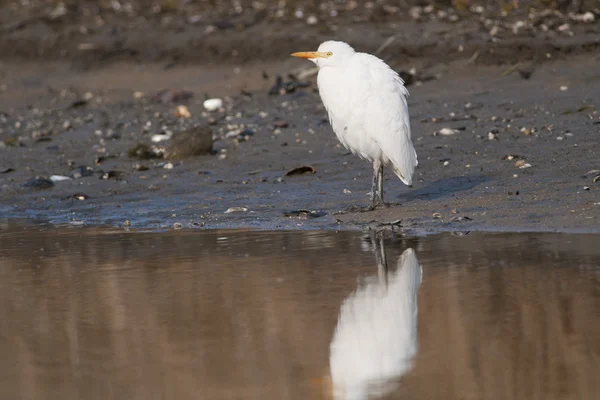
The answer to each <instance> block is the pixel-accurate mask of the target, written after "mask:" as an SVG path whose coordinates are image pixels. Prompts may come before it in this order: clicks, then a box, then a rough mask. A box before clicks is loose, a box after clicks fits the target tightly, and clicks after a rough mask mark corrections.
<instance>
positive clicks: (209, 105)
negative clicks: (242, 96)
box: [202, 98, 223, 111]
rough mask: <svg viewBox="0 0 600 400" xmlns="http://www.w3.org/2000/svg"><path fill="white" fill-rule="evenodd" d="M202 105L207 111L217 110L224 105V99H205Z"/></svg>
mask: <svg viewBox="0 0 600 400" xmlns="http://www.w3.org/2000/svg"><path fill="white" fill-rule="evenodd" d="M202 105H203V106H204V108H205V109H206V110H207V111H215V110H218V109H219V108H221V107H223V100H221V99H217V98H215V99H208V100H205V101H204V103H202Z"/></svg>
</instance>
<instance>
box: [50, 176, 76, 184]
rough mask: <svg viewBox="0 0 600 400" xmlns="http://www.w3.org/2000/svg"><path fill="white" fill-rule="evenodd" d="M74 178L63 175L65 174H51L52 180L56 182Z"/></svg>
mask: <svg viewBox="0 0 600 400" xmlns="http://www.w3.org/2000/svg"><path fill="white" fill-rule="evenodd" d="M71 179H72V178H69V177H68V176H63V175H52V176H50V180H51V181H52V182H54V183H56V182H60V181H70V180H71Z"/></svg>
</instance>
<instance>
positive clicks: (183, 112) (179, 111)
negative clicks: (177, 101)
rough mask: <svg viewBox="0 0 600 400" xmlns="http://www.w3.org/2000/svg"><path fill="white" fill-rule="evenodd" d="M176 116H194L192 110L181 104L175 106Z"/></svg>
mask: <svg viewBox="0 0 600 400" xmlns="http://www.w3.org/2000/svg"><path fill="white" fill-rule="evenodd" d="M175 116H176V117H177V118H192V114H191V113H190V110H188V108H187V107H186V106H184V105H179V106H177V108H175Z"/></svg>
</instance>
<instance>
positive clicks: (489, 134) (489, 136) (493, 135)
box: [488, 132, 498, 140]
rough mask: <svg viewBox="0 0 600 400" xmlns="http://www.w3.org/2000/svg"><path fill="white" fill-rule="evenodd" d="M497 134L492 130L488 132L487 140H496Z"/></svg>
mask: <svg viewBox="0 0 600 400" xmlns="http://www.w3.org/2000/svg"><path fill="white" fill-rule="evenodd" d="M497 137H498V135H496V134H495V133H493V132H488V140H497Z"/></svg>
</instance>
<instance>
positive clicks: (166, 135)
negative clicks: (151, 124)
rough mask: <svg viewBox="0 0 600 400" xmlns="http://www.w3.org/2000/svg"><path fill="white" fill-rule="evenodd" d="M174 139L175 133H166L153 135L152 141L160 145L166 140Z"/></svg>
mask: <svg viewBox="0 0 600 400" xmlns="http://www.w3.org/2000/svg"><path fill="white" fill-rule="evenodd" d="M172 137H173V132H171V131H168V132H165V133H157V134H156V135H152V138H151V139H150V140H152V143H160V142H164V141H165V140H169V139H171V138H172Z"/></svg>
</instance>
